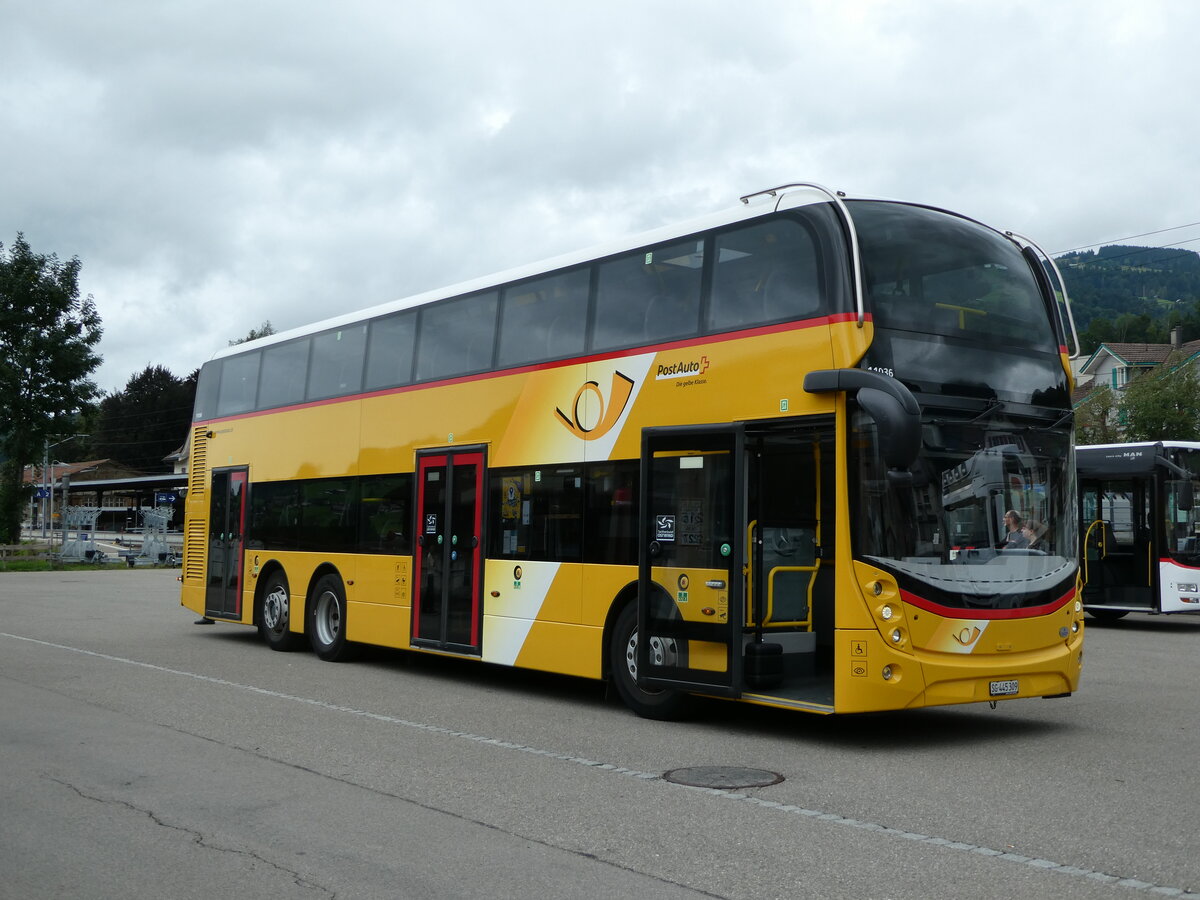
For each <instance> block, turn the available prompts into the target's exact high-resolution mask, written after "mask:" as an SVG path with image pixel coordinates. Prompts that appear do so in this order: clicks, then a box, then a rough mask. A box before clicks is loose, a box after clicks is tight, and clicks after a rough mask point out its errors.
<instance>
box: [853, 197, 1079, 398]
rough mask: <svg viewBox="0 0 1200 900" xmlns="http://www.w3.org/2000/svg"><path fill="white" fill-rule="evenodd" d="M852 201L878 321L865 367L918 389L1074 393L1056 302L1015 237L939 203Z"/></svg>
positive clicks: (1010, 394) (980, 394) (1009, 394)
mask: <svg viewBox="0 0 1200 900" xmlns="http://www.w3.org/2000/svg"><path fill="white" fill-rule="evenodd" d="M847 206H848V207H849V208H850V213H851V215H852V216H853V218H854V223H855V227H856V229H857V231H858V237H859V244H860V249H861V253H862V269H863V273H864V280H865V285H864V287H865V291H866V296H867V309H868V311H869V312H870V313H871V314H872V316H873V319H874V323H875V338H874V340H873V342H872V344H871V347H870V349H869V350H868V351H867V356H866V358H865V359H864V361H863V363H862V364H863V366H864V367H867V368H872V369H876V370H882V371H885V372H888V373H890V374H891V375H893V376H894V377H895V378H897V379H899V380H900V381H902V382H903V383H904V384H905V385H907V386H908V388H909V389H910V390H912V391H914V392H917V393H923V394H941V395H955V396H963V397H975V398H982V399H999V400H1011V401H1015V402H1018V403H1030V404H1033V405H1037V406H1060V407H1061V406H1064V405H1065V404H1066V403H1067V402H1068V399H1069V397H1068V394H1069V392H1068V389H1067V376H1066V371H1065V369H1064V368H1063V365H1062V361H1061V359H1060V358H1059V355H1058V348H1059V337H1058V334H1057V332H1056V329H1055V325H1054V320H1053V319H1052V318H1051V307H1050V306H1049V304H1048V302H1047V300H1046V298H1045V297H1043V295H1042V292H1041V290H1040V288H1039V286H1038V282H1037V280H1036V276H1035V275H1034V270H1033V269H1032V268H1031V267H1030V265H1029V263H1028V262H1027V261H1026V259H1025V257H1024V256H1023V255H1022V254H1021V251H1020V250H1019V249H1018V248H1017V246H1016V245H1015V244H1014V243H1013V242H1011V241H1009V240H1007V239H1006V238H1005V237H1004V236H1003V235H1001V234H999V233H998V232H995V231H992V230H991V229H989V228H985V227H984V226H982V225H979V224H978V223H976V222H972V221H970V220H969V219H964V218H961V217H959V216H954V215H951V214H949V213H944V212H939V211H937V210H931V209H924V208H922V207H916V206H907V205H905V204H900V203H883V202H874V201H851V202H849V203H847Z"/></svg>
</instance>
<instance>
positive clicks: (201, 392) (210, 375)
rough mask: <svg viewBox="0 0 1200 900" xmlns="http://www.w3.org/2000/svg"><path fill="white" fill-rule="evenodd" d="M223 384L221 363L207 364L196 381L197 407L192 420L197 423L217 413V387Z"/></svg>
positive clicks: (218, 361)
mask: <svg viewBox="0 0 1200 900" xmlns="http://www.w3.org/2000/svg"><path fill="white" fill-rule="evenodd" d="M220 383H221V362H220V360H216V361H214V362H208V363H205V364H204V366H203V367H202V368H201V369H200V377H199V379H198V380H197V381H196V405H195V409H194V413H193V415H192V418H193V419H194V420H195V421H197V422H200V421H203V420H204V419H209V418H212V417H213V416H214V415H216V412H217V386H218V385H219V384H220Z"/></svg>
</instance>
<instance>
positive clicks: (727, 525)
mask: <svg viewBox="0 0 1200 900" xmlns="http://www.w3.org/2000/svg"><path fill="white" fill-rule="evenodd" d="M743 448H744V435H743V431H742V429H741V427H740V426H737V425H729V426H713V427H704V426H699V427H684V428H648V429H646V430H645V431H643V433H642V492H641V509H640V536H641V540H640V542H639V543H640V549H639V554H638V557H639V570H638V578H639V582H638V586H639V590H638V596H639V603H638V634H639V639H638V643H637V678H638V683H639V684H640V685H641V686H643V687H648V688H675V689H679V690H684V691H693V692H697V693H704V694H711V695H716V696H726V697H736V696H738V695H739V694H740V691H741V668H742V653H741V640H742V627H741V623H742V621H743V619H744V617H745V616H744V606H743V578H742V572H743V565H744V556H745V551H744V543H745V542H744V539H743V534H744V526H743V522H744V519H745V512H744V510H745V496H744V487H743V485H744V483H745V477H744V455H745V454H744V452H743ZM641 636H648V637H645V638H643V637H641Z"/></svg>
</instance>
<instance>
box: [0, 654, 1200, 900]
mask: <svg viewBox="0 0 1200 900" xmlns="http://www.w3.org/2000/svg"><path fill="white" fill-rule="evenodd" d="M0 637H3V638H10V639H12V640H15V641H25V642H26V643H30V644H38V645H39V646H42V647H52V648H54V649H56V650H66V651H68V652H69V653H78V654H81V655H83V656H91V657H94V658H96V659H104V660H108V661H109V662H116V663H122V664H124V665H129V666H137V667H139V668H143V669H150V670H152V671H155V672H164V673H166V674H169V675H180V676H182V677H184V678H191V679H194V680H196V681H204V682H207V683H209V684H217V685H221V686H223V687H231V688H236V689H238V690H242V691H247V692H249V693H252V694H260V695H262V696H264V697H273V698H275V699H277V700H287V701H290V702H293V703H303V704H305V705H308V706H315V707H318V708H320V709H327V710H330V711H331V712H340V713H346V714H348V715H352V716H359V717H361V718H365V719H372V720H374V721H377V722H385V723H387V724H389V725H401V726H403V727H405V728H413V729H416V730H418V731H426V732H429V733H431V734H440V735H445V736H446V737H453V738H462V739H464V740H468V741H474V742H475V743H478V744H485V745H488V746H493V747H500V748H502V749H505V750H516V751H519V752H521V753H530V754H533V755H534V756H545V757H548V758H550V759H558V760H562V761H563V762H569V763H575V764H576V765H581V766H587V767H589V768H593V769H597V770H600V771H604V772H612V773H614V774H617V775H628V776H630V777H632V778H641V779H644V780H646V781H659V782H661V783H662V784H664V785H669V786H670V787H672V788H676V789H678V790H684V791H699V792H700V793H702V794H709V795H710V796H713V797H719V798H721V799H725V800H737V801H741V802H744V803H749V804H752V805H754V806H758V807H761V808H763V809H770V810H775V811H777V812H783V813H789V814H792V815H799V816H805V817H807V818H812V819H816V820H818V821H821V822H828V823H830V824H831V825H842V826H845V827H848V828H858V829H861V830H863V831H871V832H875V833H877V834H882V835H887V836H888V837H893V838H899V839H901V840H906V841H916V842H918V843H923V844H930V845H933V846H935V847H944V848H945V849H947V850H957V851H960V852H965V853H975V854H978V855H980V856H988V857H991V858H993V859H998V860H1003V861H1005V862H1011V863H1017V864H1018V865H1024V866H1031V867H1033V868H1035V869H1043V870H1045V871H1050V872H1056V873H1059V874H1062V875H1068V876H1071V877H1073V878H1083V879H1087V880H1089V881H1096V882H1100V883H1102V884H1112V885H1116V886H1118V887H1125V888H1131V889H1133V890H1137V891H1144V892H1150V893H1154V894H1157V895H1160V896H1164V897H1182V898H1200V893H1195V892H1192V891H1189V890H1186V889H1184V888H1176V887H1168V886H1165V885H1157V884H1151V883H1149V882H1146V881H1142V880H1141V879H1138V878H1124V877H1122V876H1120V875H1112V874H1109V873H1107V872H1098V871H1096V870H1094V869H1081V868H1078V867H1076V866H1068V865H1064V864H1062V863H1057V862H1054V861H1053V860H1049V859H1036V858H1033V857H1029V856H1022V855H1021V854H1019V853H1014V852H1011V851H1008V850H995V849H993V848H990V847H981V846H979V845H977V844H969V843H966V842H964V841H952V840H950V839H948V838H942V837H936V836H933V835H928V834H920V833H918V832H913V831H905V830H904V829H902V828H892V827H891V826H889V825H881V824H879V823H877V822H863V821H861V820H859V819H851V818H848V817H846V816H842V815H839V814H837V813H829V812H821V811H820V810H816V809H805V808H804V807H802V806H793V805H791V804H787V803H777V802H775V801H773V800H764V799H762V798H761V797H755V796H752V795H750V794H744V793H741V792H739V791H736V790H729V789H727V788H706V787H694V786H691V785H686V784H676V783H674V782H670V781H666V780H664V779H663V778H662V776H661V775H659V774H657V773H654V772H639V771H638V770H636V769H627V768H625V767H624V766H618V765H614V764H613V763H605V762H599V761H597V760H594V759H587V758H585V757H582V756H574V755H572V754H570V753H558V752H556V751H554V750H544V749H540V748H538V747H529V746H526V745H525V744H518V743H516V742H514V741H504V740H500V739H499V738H490V737H486V736H484V735H479V734H472V733H471V732H469V731H455V730H454V729H452V728H446V727H444V726H441V725H431V724H429V723H428V722H414V721H412V720H411V719H401V718H399V717H397V716H389V715H385V714H384V713H373V712H370V711H368V710H365V709H356V708H355V707H353V706H341V705H340V704H337V703H328V702H326V701H325V700H316V699H314V698H312V697H300V696H297V695H296V694H286V693H283V692H282V691H272V690H269V689H268V688H261V687H255V686H254V685H252V684H242V683H241V682H237V681H229V680H228V679H225V678H215V677H213V676H212V675H201V674H199V673H198V672H188V671H186V670H184V669H172V668H170V667H168V666H160V665H157V664H155V663H148V662H142V661H141V660H137V659H128V658H127V657H123V656H112V655H111V654H108V653H99V652H97V651H95V650H85V649H84V648H82V647H72V646H69V645H68V644H56V643H54V642H53V641H42V640H38V639H37V638H31V637H25V636H24V635H20V634H9V633H7V632H3V631H0Z"/></svg>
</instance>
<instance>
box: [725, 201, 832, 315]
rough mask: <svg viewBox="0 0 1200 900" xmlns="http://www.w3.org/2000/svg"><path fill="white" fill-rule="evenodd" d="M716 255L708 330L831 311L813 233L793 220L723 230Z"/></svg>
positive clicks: (780, 220)
mask: <svg viewBox="0 0 1200 900" xmlns="http://www.w3.org/2000/svg"><path fill="white" fill-rule="evenodd" d="M715 259H716V264H715V266H714V269H713V286H712V299H711V301H710V303H709V311H708V328H709V330H712V331H727V330H731V329H734V328H747V327H750V326H753V325H758V324H761V323H765V322H780V321H784V320H787V319H804V318H811V317H813V316H817V315H824V314H825V313H827V312H828V311H829V309H828V306H827V304H825V303H824V302H823V299H822V291H821V270H820V266H819V265H818V262H817V247H816V244H815V243H814V239H813V236H812V234H811V233H810V231H809V230H808V229H807V228H806V227H804V226H802V225H801V224H800V223H799V222H797V221H795V220H794V219H790V218H779V219H772V220H771V221H768V222H764V223H762V224H759V225H752V226H750V227H749V228H739V229H737V230H736V231H729V232H725V233H724V234H721V235H719V236H718V237H717V240H716V250H715Z"/></svg>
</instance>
